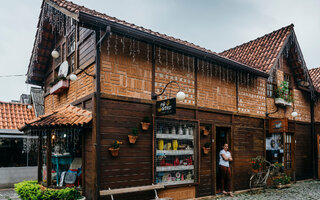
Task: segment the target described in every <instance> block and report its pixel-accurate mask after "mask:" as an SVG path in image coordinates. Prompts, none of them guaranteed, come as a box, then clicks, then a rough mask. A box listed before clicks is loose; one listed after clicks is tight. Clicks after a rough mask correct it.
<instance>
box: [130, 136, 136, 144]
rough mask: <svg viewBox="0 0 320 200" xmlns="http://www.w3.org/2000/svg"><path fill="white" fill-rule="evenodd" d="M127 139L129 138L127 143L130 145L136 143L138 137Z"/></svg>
mask: <svg viewBox="0 0 320 200" xmlns="http://www.w3.org/2000/svg"><path fill="white" fill-rule="evenodd" d="M128 138H129V142H130V143H131V144H134V143H136V140H137V139H138V136H134V135H128Z"/></svg>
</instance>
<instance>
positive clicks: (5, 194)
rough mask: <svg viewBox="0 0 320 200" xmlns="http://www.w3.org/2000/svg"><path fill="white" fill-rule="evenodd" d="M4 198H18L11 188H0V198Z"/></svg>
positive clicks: (16, 199) (1, 199) (12, 199)
mask: <svg viewBox="0 0 320 200" xmlns="http://www.w3.org/2000/svg"><path fill="white" fill-rule="evenodd" d="M4 199H11V200H18V199H20V198H19V196H18V194H17V193H16V192H15V191H14V190H13V189H1V190H0V200H4Z"/></svg>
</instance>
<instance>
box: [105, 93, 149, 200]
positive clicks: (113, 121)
mask: <svg viewBox="0 0 320 200" xmlns="http://www.w3.org/2000/svg"><path fill="white" fill-rule="evenodd" d="M101 108H102V109H101V120H102V122H101V189H102V190H103V189H108V188H109V187H110V188H124V187H135V186H142V185H151V184H152V125H151V127H150V128H149V130H148V131H142V130H141V125H140V122H141V121H142V119H143V118H144V117H145V116H149V117H150V119H152V117H151V113H152V112H151V111H152V106H151V105H148V104H139V103H129V102H121V101H114V100H106V99H101ZM132 128H139V138H138V139H137V142H136V144H129V142H128V134H131V129H132ZM114 140H118V141H120V142H123V144H122V145H120V152H119V157H117V158H113V157H112V156H111V154H110V153H109V151H108V148H109V147H110V146H111V144H112V142H113V141H114ZM114 197H115V199H139V200H141V199H151V198H154V192H153V191H149V192H143V193H141V194H140V193H135V194H134V195H132V193H131V194H126V195H115V196H114ZM106 199H108V198H106Z"/></svg>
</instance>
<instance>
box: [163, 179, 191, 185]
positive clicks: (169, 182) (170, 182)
mask: <svg viewBox="0 0 320 200" xmlns="http://www.w3.org/2000/svg"><path fill="white" fill-rule="evenodd" d="M191 183H194V180H184V181H168V182H161V183H159V184H163V185H180V184H191Z"/></svg>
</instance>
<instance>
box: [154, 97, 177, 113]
mask: <svg viewBox="0 0 320 200" xmlns="http://www.w3.org/2000/svg"><path fill="white" fill-rule="evenodd" d="M173 114H176V98H172V99H166V100H162V101H157V102H156V115H158V116H161V115H173Z"/></svg>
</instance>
